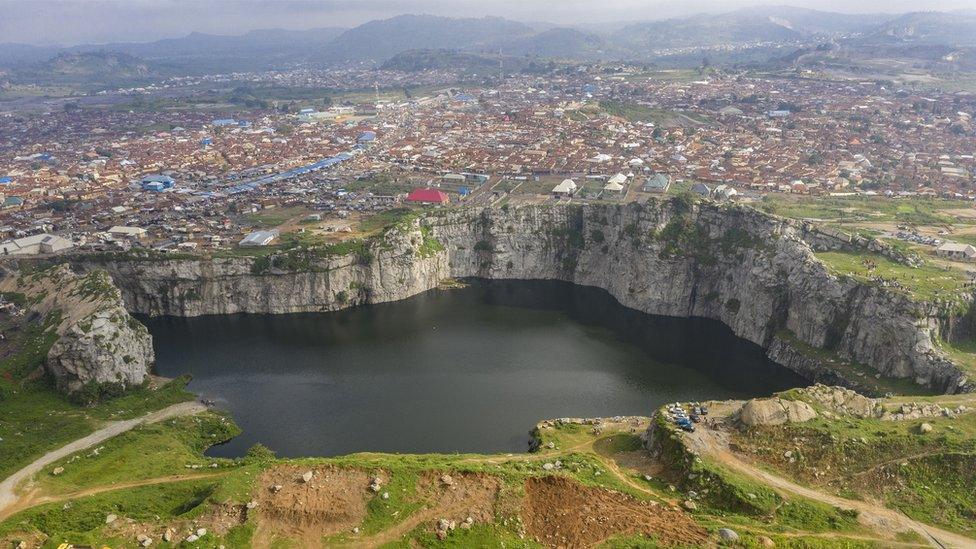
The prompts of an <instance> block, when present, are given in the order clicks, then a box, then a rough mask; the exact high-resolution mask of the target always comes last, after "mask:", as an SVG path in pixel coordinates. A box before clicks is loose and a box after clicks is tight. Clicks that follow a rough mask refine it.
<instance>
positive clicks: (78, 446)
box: [0, 401, 207, 519]
mask: <svg viewBox="0 0 976 549" xmlns="http://www.w3.org/2000/svg"><path fill="white" fill-rule="evenodd" d="M205 410H207V407H206V406H204V405H203V404H200V403H199V402H196V401H190V402H180V403H179V404H173V405H172V406H169V407H166V408H163V409H162V410H157V411H155V412H150V413H148V414H146V415H144V416H140V417H137V418H134V419H127V420H123V421H113V422H111V423H109V424H107V425H105V426H104V427H102V428H101V429H98V430H97V431H95V432H94V433H92V434H90V435H88V436H85V437H82V438H79V439H78V440H76V441H74V442H70V443H68V444H65V445H64V446H62V447H60V448H58V449H57V450H52V451H50V452H48V453H46V454H44V455H43V456H41V457H39V458H37V459H35V460H34V461H33V462H31V463H30V464H28V465H27V466H26V467H24V468H22V469H21V470H19V471H17V472H16V473H14V474H12V475H10V476H9V477H7V478H6V479H4V480H3V482H0V519H2V518H5V517H7V516H9V514H10V513H9V512H8V510H9V509H10V508H12V507H15V506H16V505H17V503H18V499H19V498H18V495H17V493H16V490H17V487H18V486H20V484H21V483H23V482H25V481H26V480H28V479H29V478H31V477H33V476H34V475H35V474H37V473H38V472H40V471H41V470H42V469H44V468H45V467H47V466H48V465H50V464H52V463H54V462H55V461H58V460H59V459H62V458H65V457H67V456H70V455H71V454H73V453H75V452H79V451H81V450H85V449H87V448H90V447H92V446H95V445H96V444H101V443H102V442H105V441H106V440H108V439H110V438H112V437H115V436H118V435H121V434H122V433H125V432H126V431H130V430H132V429H134V428H135V427H138V426H139V425H143V424H147V423H158V422H160V421H165V420H167V419H170V418H174V417H179V416H186V415H193V414H199V413H200V412H203V411H205Z"/></svg>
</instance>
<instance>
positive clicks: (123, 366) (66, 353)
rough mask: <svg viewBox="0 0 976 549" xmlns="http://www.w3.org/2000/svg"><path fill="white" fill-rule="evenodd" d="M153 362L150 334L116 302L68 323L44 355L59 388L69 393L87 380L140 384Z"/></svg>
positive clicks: (85, 383)
mask: <svg viewBox="0 0 976 549" xmlns="http://www.w3.org/2000/svg"><path fill="white" fill-rule="evenodd" d="M152 364H153V348H152V336H150V335H149V331H148V330H147V329H146V327H145V326H143V325H142V324H141V323H140V322H139V321H137V320H135V319H134V318H132V317H131V316H129V314H128V313H127V312H126V311H125V309H122V308H121V307H119V306H116V307H108V308H105V309H102V310H99V311H96V312H94V313H92V314H91V315H90V316H88V317H85V318H83V319H82V320H81V321H79V322H77V323H74V324H72V325H71V326H69V327H68V328H67V329H66V330H65V331H64V333H63V334H62V335H61V337H60V338H59V339H58V340H57V341H56V342H55V343H54V345H53V346H52V347H51V350H50V351H49V352H48V355H47V362H46V366H47V370H48V372H50V373H51V375H52V376H53V377H54V380H55V383H56V384H57V387H58V389H60V390H61V391H64V392H67V393H72V392H74V391H77V390H79V389H81V388H82V387H84V386H85V385H87V384H89V383H97V384H107V383H117V384H120V385H121V386H122V388H128V387H132V386H138V385H141V384H142V383H143V382H144V381H145V380H146V376H147V375H148V374H149V371H150V368H151V367H152Z"/></svg>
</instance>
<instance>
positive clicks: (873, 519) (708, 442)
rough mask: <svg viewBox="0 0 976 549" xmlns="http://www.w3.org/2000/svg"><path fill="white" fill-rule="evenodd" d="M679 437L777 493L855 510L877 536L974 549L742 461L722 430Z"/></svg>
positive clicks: (975, 544) (974, 543)
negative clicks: (909, 534) (907, 534)
mask: <svg viewBox="0 0 976 549" xmlns="http://www.w3.org/2000/svg"><path fill="white" fill-rule="evenodd" d="M682 436H684V437H685V438H686V440H688V442H689V445H690V447H691V448H692V449H693V450H695V451H696V452H698V453H700V454H702V455H706V456H708V457H710V458H712V459H715V460H716V461H718V462H719V463H721V464H722V465H725V466H726V467H729V468H731V469H733V470H735V471H736V472H738V473H741V474H744V475H746V476H748V477H750V478H753V479H755V480H758V481H759V482H761V483H764V484H766V485H768V486H770V487H772V488H773V489H775V490H777V491H780V492H789V493H792V494H795V495H800V496H803V497H805V498H809V499H812V500H815V501H819V502H822V503H826V504H828V505H832V506H834V507H840V508H843V509H854V510H856V511H857V512H858V520H860V521H861V523H862V524H864V525H866V526H868V527H870V528H872V529H874V530H875V531H877V532H879V533H882V534H885V533H894V532H899V531H905V530H911V531H914V532H916V533H918V534H919V535H921V536H922V538H924V539H926V540H928V541H929V542H930V543H931V544H932V546H934V547H942V548H953V549H956V548H958V549H973V548H976V539H972V538H967V537H965V536H962V535H959V534H956V533H954V532H949V531H946V530H942V529H940V528H936V527H934V526H929V525H928V524H923V523H921V522H918V521H917V520H914V519H912V518H909V517H907V516H905V515H904V514H901V513H899V512H898V511H895V510H893V509H889V508H887V507H882V506H880V505H875V504H873V503H869V502H865V501H857V500H850V499H845V498H842V497H838V496H834V495H832V494H828V493H824V492H821V491H819V490H814V489H812V488H807V487H806V486H801V485H799V484H796V483H795V482H792V481H790V480H787V479H785V478H783V477H780V476H778V475H775V474H773V473H770V472H769V471H766V470H763V469H760V468H759V467H756V466H755V465H753V464H751V463H748V462H746V461H744V460H743V459H742V458H740V457H739V456H737V455H735V454H734V453H733V452H732V451H731V450H730V449H729V444H728V434H727V433H725V432H723V431H719V430H715V429H711V428H707V427H704V426H702V427H701V428H699V429H697V430H696V431H695V432H694V433H683V434H682Z"/></svg>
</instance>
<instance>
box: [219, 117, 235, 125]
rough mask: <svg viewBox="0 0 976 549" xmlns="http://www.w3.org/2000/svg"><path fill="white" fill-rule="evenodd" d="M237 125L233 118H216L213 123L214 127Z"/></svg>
mask: <svg viewBox="0 0 976 549" xmlns="http://www.w3.org/2000/svg"><path fill="white" fill-rule="evenodd" d="M235 124H237V120H234V119H233V118H218V119H216V120H214V121H213V125H214V126H233V125H235Z"/></svg>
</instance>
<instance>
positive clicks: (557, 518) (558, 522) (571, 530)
mask: <svg viewBox="0 0 976 549" xmlns="http://www.w3.org/2000/svg"><path fill="white" fill-rule="evenodd" d="M522 520H523V522H524V523H525V527H526V531H527V533H528V534H529V535H530V536H531V537H532V538H534V539H536V540H538V541H539V543H542V544H543V545H545V546H546V547H592V546H594V545H596V544H598V543H600V542H602V541H604V540H606V539H607V538H610V537H612V536H615V535H619V534H644V535H648V536H653V537H654V538H655V539H656V540H657V541H658V543H660V544H661V545H678V544H684V545H695V544H701V545H705V544H707V543H708V534H707V532H706V531H705V530H704V529H703V528H702V527H701V526H698V525H697V524H695V523H694V522H693V521H692V520H691V518H690V517H688V515H687V514H685V513H683V512H682V511H679V510H676V509H673V508H670V507H668V506H664V505H659V504H656V503H655V502H649V501H641V500H638V499H635V498H633V497H631V496H629V495H627V494H622V493H619V492H614V491H611V490H606V489H603V488H595V487H591V486H584V485H582V484H580V483H578V482H576V481H573V480H571V479H568V478H565V477H559V476H550V477H542V478H532V479H529V480H528V481H526V483H525V500H524V503H523V508H522Z"/></svg>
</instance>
